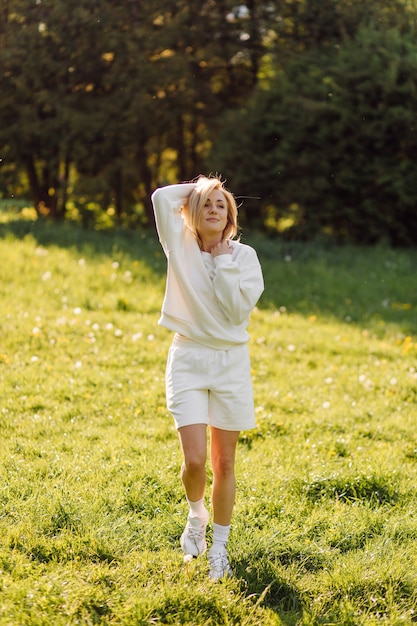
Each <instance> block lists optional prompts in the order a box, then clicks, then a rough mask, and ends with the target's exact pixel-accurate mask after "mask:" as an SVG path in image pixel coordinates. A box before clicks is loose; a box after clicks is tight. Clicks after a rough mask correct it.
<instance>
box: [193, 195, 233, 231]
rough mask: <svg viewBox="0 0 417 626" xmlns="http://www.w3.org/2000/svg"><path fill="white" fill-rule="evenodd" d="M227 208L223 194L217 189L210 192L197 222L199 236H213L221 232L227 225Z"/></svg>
mask: <svg viewBox="0 0 417 626" xmlns="http://www.w3.org/2000/svg"><path fill="white" fill-rule="evenodd" d="M227 221H228V208H227V202H226V198H225V196H224V194H223V193H222V192H221V191H220V190H219V189H214V190H213V191H211V192H210V195H209V197H208V198H207V202H206V203H205V205H204V207H203V209H202V211H201V215H200V220H199V223H198V232H199V233H200V236H203V237H204V236H206V237H207V236H213V235H218V234H221V233H223V231H224V229H225V228H226V226H227Z"/></svg>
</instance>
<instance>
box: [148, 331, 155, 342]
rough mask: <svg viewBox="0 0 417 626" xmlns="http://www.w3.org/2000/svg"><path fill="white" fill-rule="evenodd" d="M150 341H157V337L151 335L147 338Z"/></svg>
mask: <svg viewBox="0 0 417 626" xmlns="http://www.w3.org/2000/svg"><path fill="white" fill-rule="evenodd" d="M147 339H148V341H153V340H154V339H155V335H152V333H150V334H149V335H148V337H147Z"/></svg>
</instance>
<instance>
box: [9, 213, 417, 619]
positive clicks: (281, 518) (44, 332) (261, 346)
mask: <svg viewBox="0 0 417 626" xmlns="http://www.w3.org/2000/svg"><path fill="white" fill-rule="evenodd" d="M29 218H30V215H29V216H27V217H26V219H25V212H23V215H21V214H19V215H17V214H16V215H14V214H11V213H10V212H9V213H6V212H3V213H0V254H1V261H2V262H1V269H0V302H1V309H0V319H1V331H0V332H1V335H0V397H1V404H0V428H1V462H0V472H1V474H0V506H1V508H0V570H1V576H0V625H1V626H3V625H10V626H17V625H23V624H24V625H28V626H40V625H48V626H49V625H50V624H53V625H54V626H61V625H67V624H83V625H84V624H101V625H112V626H113V625H125V626H133V625H142V624H143V625H145V624H179V625H190V626H191V625H195V626H200V625H207V626H209V625H210V626H214V625H222V626H223V625H245V626H253V625H259V626H261V625H262V626H272V625H279V624H288V625H296V624H297V625H298V624H300V625H308V624H310V625H312V624H338V625H341V624H363V625H365V624H366V625H372V624H390V625H391V624H392V625H394V624H395V625H396V624H412V623H414V622H416V621H417V541H416V539H417V499H416V480H417V430H416V421H417V420H416V417H417V412H416V408H417V289H416V274H417V252H416V251H413V250H408V251H404V250H392V249H389V248H387V247H384V246H381V247H376V248H372V249H370V248H354V247H344V248H337V247H333V246H331V245H329V244H327V245H324V244H323V245H320V244H318V243H317V244H315V245H312V244H291V243H280V242H273V241H268V240H265V239H263V238H261V237H259V236H253V237H250V236H248V237H247V238H244V241H247V242H248V243H251V244H252V245H254V246H255V247H256V248H257V250H258V253H259V256H260V259H261V262H262V265H263V269H264V274H265V282H266V290H265V293H264V295H263V297H262V299H261V301H260V303H259V307H258V308H257V309H256V311H255V312H254V314H253V316H252V322H251V326H250V332H251V341H250V349H251V354H252V367H253V382H254V389H255V398H256V412H257V420H258V427H257V429H256V430H254V431H249V432H246V433H242V437H241V441H240V443H239V449H238V461H237V474H238V497H237V502H236V509H235V516H234V521H233V528H232V533H231V539H230V545H229V551H230V556H231V561H232V565H233V568H234V570H235V574H236V575H235V577H234V578H233V579H230V580H227V581H225V582H222V583H218V584H213V583H210V582H209V580H208V577H207V572H208V567H207V563H206V560H205V557H202V558H200V559H195V560H194V561H193V562H191V563H190V564H188V565H187V564H184V562H183V555H182V553H181V551H180V549H179V543H178V542H179V537H180V534H181V532H182V529H183V525H184V521H185V516H186V512H187V511H186V506H185V503H184V497H183V492H182V487H181V484H180V480H179V466H180V462H181V459H180V453H179V449H178V442H177V436H176V433H175V431H174V428H173V425H172V422H171V418H170V416H169V415H168V414H167V411H166V408H165V399H164V380H163V378H164V367H165V358H166V353H167V350H168V347H169V344H170V342H171V335H170V333H169V332H168V331H166V330H165V329H163V328H161V327H159V326H157V320H158V316H159V308H160V305H161V301H162V295H163V288H164V271H165V260H164V257H163V255H162V252H161V250H160V248H159V244H158V242H157V240H156V237H155V235H154V234H153V233H152V232H139V233H132V232H117V233H110V232H101V233H97V232H91V231H86V230H82V229H80V228H79V227H77V226H74V225H69V224H61V225H54V224H48V223H42V222H39V221H38V222H35V221H32V220H31V219H29ZM208 495H209V494H208Z"/></svg>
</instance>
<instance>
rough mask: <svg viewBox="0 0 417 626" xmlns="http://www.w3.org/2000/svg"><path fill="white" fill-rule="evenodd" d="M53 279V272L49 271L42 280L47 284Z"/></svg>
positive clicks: (43, 275)
mask: <svg viewBox="0 0 417 626" xmlns="http://www.w3.org/2000/svg"><path fill="white" fill-rule="evenodd" d="M51 277H52V274H51V272H49V271H47V272H45V273H44V274H42V280H43V281H44V282H45V281H47V280H49V279H50V278H51Z"/></svg>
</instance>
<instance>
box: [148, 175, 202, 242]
mask: <svg viewBox="0 0 417 626" xmlns="http://www.w3.org/2000/svg"><path fill="white" fill-rule="evenodd" d="M194 187H195V183H183V184H178V185H168V186H167V187H160V188H159V189H156V190H155V191H154V192H153V194H152V196H151V200H152V206H153V210H154V214H155V221H156V228H157V231H158V237H159V241H160V242H161V245H162V247H163V249H164V251H165V253H167V252H168V251H169V250H172V248H174V247H175V245H176V244H177V243H178V241H179V240H180V239H181V236H182V231H183V218H182V216H181V213H180V208H181V206H182V204H183V203H184V200H185V198H186V197H187V196H188V195H189V194H190V193H191V192H192V190H193V189H194Z"/></svg>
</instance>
